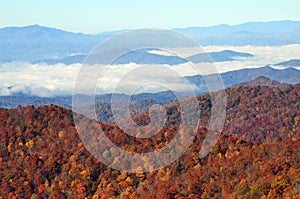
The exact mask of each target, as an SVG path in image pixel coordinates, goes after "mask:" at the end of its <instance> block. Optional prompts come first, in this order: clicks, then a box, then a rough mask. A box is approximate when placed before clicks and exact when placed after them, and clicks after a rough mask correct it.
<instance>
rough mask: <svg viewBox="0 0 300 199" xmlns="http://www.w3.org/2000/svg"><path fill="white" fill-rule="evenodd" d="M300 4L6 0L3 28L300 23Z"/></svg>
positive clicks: (287, 0) (0, 12)
mask: <svg viewBox="0 0 300 199" xmlns="http://www.w3.org/2000/svg"><path fill="white" fill-rule="evenodd" d="M299 10H300V1H299V0H284V1H282V0H251V1H241V0H209V1H207V0H185V1H183V0H144V1H143V0H106V1H102V0H89V1H88V0H85V1H83V0H78V1H74V0H72V1H71V0H64V1H61V0H51V1H49V0H44V1H41V0H26V1H24V0H9V1H8V0H7V1H2V2H1V6H0V28H2V27H7V26H26V25H32V24H39V25H42V26H48V27H55V28H59V29H63V30H67V31H72V32H83V33H99V32H103V31H112V30H121V29H138V28H164V29H169V28H184V27H195V26H198V27H199V26H211V25H218V24H229V25H234V24H241V23H245V22H249V21H279V20H295V21H300V14H299Z"/></svg>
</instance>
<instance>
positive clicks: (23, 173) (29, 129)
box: [0, 85, 300, 199]
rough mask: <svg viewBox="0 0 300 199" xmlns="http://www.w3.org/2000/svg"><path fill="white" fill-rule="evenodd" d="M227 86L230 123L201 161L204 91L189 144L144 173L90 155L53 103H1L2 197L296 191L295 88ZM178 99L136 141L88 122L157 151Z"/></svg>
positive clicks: (298, 105) (299, 117)
mask: <svg viewBox="0 0 300 199" xmlns="http://www.w3.org/2000/svg"><path fill="white" fill-rule="evenodd" d="M226 92H227V116H226V122H225V125H224V129H223V132H222V133H221V136H220V137H219V139H218V142H217V144H216V145H215V146H214V147H213V149H212V150H211V151H210V153H209V154H208V155H207V156H206V157H204V158H199V155H198V152H199V151H200V149H201V147H202V145H203V143H202V141H203V140H204V138H205V135H206V134H207V133H208V131H209V129H208V125H207V124H208V122H209V116H210V110H211V102H210V96H209V95H202V96H199V97H198V101H199V110H198V111H199V115H200V116H199V117H200V118H201V121H200V126H201V127H200V128H199V129H198V132H197V134H196V136H195V139H194V140H193V144H192V145H191V146H190V147H189V148H188V150H187V151H186V152H185V154H184V155H182V156H181V157H180V158H179V159H178V160H176V161H175V162H174V163H172V164H171V165H169V166H167V167H165V168H162V169H160V170H157V171H153V172H150V173H142V171H143V167H141V168H140V171H141V172H140V173H128V172H124V171H123V172H122V171H117V170H114V169H111V168H109V167H107V166H105V165H104V164H102V163H101V162H99V161H98V160H97V159H95V158H94V157H93V156H92V155H91V154H90V153H89V152H88V151H87V150H86V149H85V146H84V145H83V143H82V142H81V140H80V139H79V136H78V133H77V131H76V127H75V125H74V122H73V118H72V114H73V113H72V111H70V110H67V109H64V108H61V107H58V106H55V105H50V106H43V107H33V106H28V107H18V108H16V109H0V184H1V186H0V196H1V197H2V198H102V199H104V198H299V197H300V157H299V156H300V113H299V110H300V85H294V86H291V85H287V86H283V87H280V88H276V87H266V86H253V87H237V88H230V89H227V90H226ZM186 100H188V99H186ZM177 105H178V103H176V102H171V103H167V104H165V106H166V107H167V112H168V121H167V122H166V125H165V126H164V127H163V129H161V130H160V132H158V133H157V134H156V135H155V136H154V137H152V138H145V139H144V138H143V139H142V138H134V137H132V136H129V135H127V134H125V133H124V132H122V130H121V129H119V128H118V127H117V126H115V125H114V124H102V123H97V122H93V123H90V125H95V128H102V129H103V130H104V131H105V134H106V136H107V137H108V138H109V139H110V140H111V141H113V142H114V143H115V144H116V145H118V146H119V147H121V148H123V149H125V150H128V151H136V152H139V153H140V152H148V151H153V150H157V149H159V148H161V147H163V146H165V145H166V144H167V143H168V142H169V141H170V140H171V139H173V138H174V135H175V134H176V133H177V130H178V125H179V123H180V110H179V109H178V107H177ZM106 106H107V105H106ZM176 107H177V108H176ZM103 113H105V111H102V112H101V114H103ZM185 114H188V113H185ZM133 119H134V120H135V121H136V122H137V123H139V124H141V125H145V124H147V123H148V122H149V121H148V120H149V117H148V115H147V113H135V114H133ZM153 130H154V129H153ZM178 147H180V146H178ZM112 153H114V151H112V150H110V149H107V151H105V152H104V153H103V157H105V158H108V159H109V158H111V157H112V156H111V154H112ZM111 161H112V162H113V161H118V160H115V159H114V160H111ZM145 164H146V163H145ZM143 166H145V165H143ZM1 197H0V198H1Z"/></svg>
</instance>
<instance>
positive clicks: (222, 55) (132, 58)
mask: <svg viewBox="0 0 300 199" xmlns="http://www.w3.org/2000/svg"><path fill="white" fill-rule="evenodd" d="M150 50H154V49H139V50H135V51H130V52H129V53H127V54H125V55H122V56H121V57H119V58H117V59H116V60H115V61H114V62H113V63H111V64H129V63H131V62H133V63H136V64H168V65H171V66H172V65H177V64H182V63H186V62H188V61H191V62H193V63H202V62H223V61H233V60H234V59H235V58H240V57H253V56H254V55H252V54H250V53H242V52H235V51H231V50H224V51H220V52H211V53H199V54H196V55H193V56H190V57H187V58H185V59H184V58H181V57H179V56H176V55H172V56H165V55H159V54H153V53H151V51H150ZM104 56H105V54H104ZM86 57H87V56H86V55H75V56H69V57H66V58H63V59H45V60H39V61H35V62H33V63H46V64H58V63H63V64H66V65H70V64H75V63H83V62H84V60H85V59H86ZM103 60H104V61H103V62H101V58H99V57H98V58H97V63H98V64H106V62H105V57H103Z"/></svg>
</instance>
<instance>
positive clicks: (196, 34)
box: [0, 21, 300, 62]
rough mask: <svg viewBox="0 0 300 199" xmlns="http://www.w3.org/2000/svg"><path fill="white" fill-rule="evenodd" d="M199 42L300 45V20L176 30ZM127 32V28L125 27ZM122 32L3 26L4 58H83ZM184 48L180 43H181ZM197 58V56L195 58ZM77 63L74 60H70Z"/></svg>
mask: <svg viewBox="0 0 300 199" xmlns="http://www.w3.org/2000/svg"><path fill="white" fill-rule="evenodd" d="M174 30H175V31H177V32H179V33H182V34H184V35H186V36H188V37H191V38H192V39H194V40H195V41H196V42H198V43H199V45H203V46H206V45H233V46H241V45H253V46H258V45H287V44H300V22H298V21H277V22H250V23H245V24H241V25H235V26H229V25H218V26H211V27H191V28H182V29H174ZM122 31H123V30H122ZM122 31H114V32H104V33H99V34H95V35H90V34H83V33H73V32H67V31H63V30H59V29H55V28H48V27H43V26H39V25H32V26H26V27H7V28H1V29H0V49H1V51H0V61H1V62H9V61H27V62H36V61H41V60H48V61H50V60H64V59H67V60H64V61H66V62H68V61H69V60H68V59H77V60H79V61H81V60H82V57H80V56H77V55H87V54H89V52H90V51H91V50H92V49H94V48H95V47H96V46H97V45H98V44H99V43H100V42H102V41H104V40H106V39H108V38H110V37H112V36H114V35H116V34H119V33H120V32H122ZM178 46H179V47H180V42H178ZM195 59H196V58H195ZM177 61H180V60H177ZM70 62H73V61H70Z"/></svg>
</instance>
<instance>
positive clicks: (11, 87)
mask: <svg viewBox="0 0 300 199" xmlns="http://www.w3.org/2000/svg"><path fill="white" fill-rule="evenodd" d="M203 50H205V51H206V52H217V51H222V50H233V51H238V52H247V53H251V54H253V55H255V56H254V57H253V58H245V59H238V60H235V61H232V62H217V63H200V64H191V63H185V64H180V65H175V66H167V65H163V66H160V67H159V66H156V65H152V66H149V65H144V66H141V65H137V64H134V63H131V64H124V65H113V66H110V67H109V68H108V69H107V70H105V73H103V75H102V77H101V79H100V81H98V82H96V84H97V85H98V86H99V87H98V89H97V92H98V93H110V92H112V91H115V92H122V93H127V94H132V93H140V92H158V91H162V90H166V89H170V88H171V89H172V90H177V91H183V90H186V89H191V88H193V85H189V84H188V83H186V82H184V80H183V79H181V78H180V77H182V76H192V75H199V74H201V75H205V74H211V73H223V72H227V71H233V70H239V69H243V68H258V67H263V66H266V65H268V64H276V63H279V62H283V61H288V60H290V59H300V45H288V46H272V47H268V46H263V47H260V46H257V47H255V46H242V47H234V46H208V47H205V48H204V49H203ZM197 51H199V49H197ZM200 51H202V50H201V49H200ZM172 52H175V53H176V54H177V55H180V56H182V57H187V56H190V55H193V54H196V53H199V52H196V51H195V49H173V51H172ZM200 53H203V51H202V52H200ZM81 67H82V65H81V64H73V65H64V64H56V65H45V64H28V63H17V62H11V63H4V64H3V63H2V64H0V95H12V94H16V93H25V94H30V95H37V96H44V97H46V96H57V95H71V94H72V93H73V90H74V85H75V82H76V81H77V82H78V81H79V83H87V84H95V82H92V79H93V78H92V77H93V76H95V75H96V74H97V71H98V72H99V70H103V69H104V68H105V66H97V67H96V66H94V67H90V68H89V69H88V70H87V71H86V74H85V75H84V77H86V79H87V80H89V81H91V82H84V81H82V80H78V79H76V78H77V75H78V73H79V71H80V69H81ZM101 67H102V68H101ZM297 69H299V68H297ZM97 77H98V76H97ZM94 78H96V77H94ZM86 88H88V86H86Z"/></svg>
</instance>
